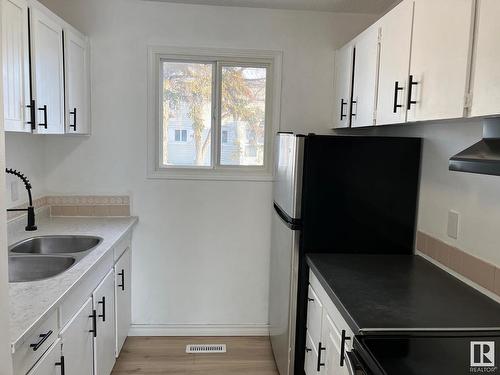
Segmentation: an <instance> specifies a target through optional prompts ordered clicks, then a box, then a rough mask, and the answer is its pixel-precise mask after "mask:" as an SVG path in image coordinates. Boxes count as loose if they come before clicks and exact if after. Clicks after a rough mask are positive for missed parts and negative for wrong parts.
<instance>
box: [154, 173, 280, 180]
mask: <svg viewBox="0 0 500 375" xmlns="http://www.w3.org/2000/svg"><path fill="white" fill-rule="evenodd" d="M147 178H148V180H196V181H248V182H273V181H274V177H273V175H272V174H269V173H252V172H248V173H238V172H230V173H227V172H220V171H213V170H207V171H204V170H196V171H186V170H182V171H176V170H156V171H149V172H148V176H147Z"/></svg>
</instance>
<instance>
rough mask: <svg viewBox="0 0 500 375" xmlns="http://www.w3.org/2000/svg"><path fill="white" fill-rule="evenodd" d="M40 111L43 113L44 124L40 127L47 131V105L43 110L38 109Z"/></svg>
mask: <svg viewBox="0 0 500 375" xmlns="http://www.w3.org/2000/svg"><path fill="white" fill-rule="evenodd" d="M38 110H39V111H43V123H42V124H38V126H43V127H44V128H45V129H47V127H48V125H47V122H48V121H47V104H45V105H44V106H43V107H42V108H38Z"/></svg>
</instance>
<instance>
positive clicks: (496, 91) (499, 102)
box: [470, 0, 500, 116]
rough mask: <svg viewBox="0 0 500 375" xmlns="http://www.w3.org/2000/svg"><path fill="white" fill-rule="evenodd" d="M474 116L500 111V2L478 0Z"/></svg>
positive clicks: (474, 70)
mask: <svg viewBox="0 0 500 375" xmlns="http://www.w3.org/2000/svg"><path fill="white" fill-rule="evenodd" d="M477 4H478V5H477V6H478V8H477V22H476V24H477V28H476V39H475V51H474V58H473V71H472V88H471V89H472V90H471V94H472V107H471V110H470V115H471V116H490V115H499V114H500V69H499V67H500V41H499V35H500V22H499V21H498V16H499V15H500V1H498V0H478V3H477Z"/></svg>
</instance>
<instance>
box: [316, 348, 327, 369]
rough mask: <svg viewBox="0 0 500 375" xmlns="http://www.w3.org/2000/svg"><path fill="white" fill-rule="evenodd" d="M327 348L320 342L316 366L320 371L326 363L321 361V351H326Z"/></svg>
mask: <svg viewBox="0 0 500 375" xmlns="http://www.w3.org/2000/svg"><path fill="white" fill-rule="evenodd" d="M325 350H326V348H324V347H323V346H322V345H321V343H319V346H318V365H317V366H316V370H318V372H320V371H321V367H323V366H324V365H325V364H324V363H322V362H321V352H323V351H325Z"/></svg>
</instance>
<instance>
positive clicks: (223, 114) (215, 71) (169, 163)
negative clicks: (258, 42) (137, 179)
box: [148, 48, 281, 179]
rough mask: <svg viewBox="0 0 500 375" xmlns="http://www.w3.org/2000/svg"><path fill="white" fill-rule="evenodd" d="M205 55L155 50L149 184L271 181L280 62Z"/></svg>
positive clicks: (275, 57) (267, 57)
mask: <svg viewBox="0 0 500 375" xmlns="http://www.w3.org/2000/svg"><path fill="white" fill-rule="evenodd" d="M160 50H161V48H160ZM167 50H168V49H167ZM183 52H185V50H184V51H183ZM193 52H195V51H193ZM202 52H203V53H202V54H196V53H193V54H186V53H162V52H160V51H155V50H154V49H153V50H152V49H150V57H151V60H150V61H151V63H152V65H151V67H152V68H151V69H150V72H151V73H150V76H151V81H152V82H157V85H156V89H155V92H154V95H155V98H156V99H155V101H153V103H156V104H154V105H152V106H151V104H150V110H152V111H154V112H155V113H154V115H153V116H150V118H152V119H153V120H152V121H151V120H150V123H151V125H150V128H152V129H150V137H149V138H148V139H149V140H150V146H151V144H153V147H150V148H151V155H150V159H152V160H153V164H152V165H151V167H150V176H152V177H166V178H175V177H181V178H184V177H187V178H190V177H193V178H204V177H207V178H211V177H216V178H220V177H221V176H229V177H231V176H240V177H243V178H244V176H250V175H253V176H257V177H258V176H267V177H270V176H271V169H270V165H271V163H272V160H270V159H271V156H272V150H271V147H272V142H273V134H274V133H275V131H276V126H277V122H278V119H279V106H278V105H277V104H279V103H276V102H279V96H277V95H276V93H277V91H276V90H274V89H273V88H274V87H276V86H275V84H276V82H275V81H276V76H277V75H276V65H279V64H277V62H278V63H280V62H281V60H280V59H279V58H280V56H281V55H280V54H279V53H270V52H264V53H262V55H264V56H259V53H249V52H245V53H238V52H235V53H234V56H233V53H231V54H229V53H228V52H227V51H224V53H223V54H222V55H218V54H217V51H214V52H216V53H214V55H211V54H209V53H208V52H209V51H205V50H203V51H202ZM253 54H255V55H256V56H252V55H253ZM278 71H279V70H278ZM275 106H276V107H275ZM151 140H153V142H154V143H152V142H151ZM230 179H232V178H230Z"/></svg>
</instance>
